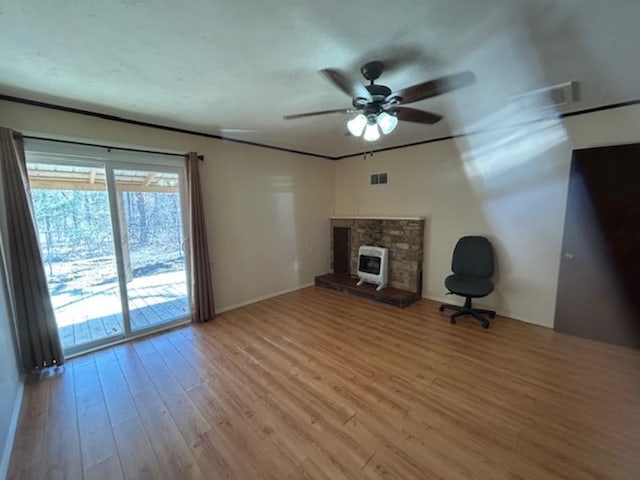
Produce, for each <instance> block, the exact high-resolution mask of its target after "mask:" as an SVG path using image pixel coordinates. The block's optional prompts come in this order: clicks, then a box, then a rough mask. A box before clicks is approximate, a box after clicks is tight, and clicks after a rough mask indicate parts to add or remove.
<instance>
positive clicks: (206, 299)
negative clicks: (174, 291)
mask: <svg viewBox="0 0 640 480" xmlns="http://www.w3.org/2000/svg"><path fill="white" fill-rule="evenodd" d="M199 162H200V160H199V159H198V154H197V153H195V152H190V153H189V154H188V155H187V196H188V208H189V218H190V219H191V222H190V235H189V236H190V247H191V310H192V311H191V319H192V321H194V322H206V321H207V320H209V319H212V318H213V317H214V316H215V305H214V302H213V285H212V281H211V268H210V264H209V246H208V244H207V229H206V227H205V224H204V207H203V205H202V190H201V188H200V173H199V171H198V166H199Z"/></svg>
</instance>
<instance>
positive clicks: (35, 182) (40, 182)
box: [29, 177, 178, 193]
mask: <svg viewBox="0 0 640 480" xmlns="http://www.w3.org/2000/svg"><path fill="white" fill-rule="evenodd" d="M29 184H30V185H31V188H33V189H38V188H41V189H48V190H88V191H100V190H102V191H105V190H106V189H107V187H106V185H105V184H104V181H101V180H97V181H95V182H94V183H88V182H87V181H86V180H84V181H82V180H77V181H75V180H51V179H38V178H33V177H32V178H31V179H30V180H29ZM117 190H118V191H119V192H159V193H162V192H166V193H178V187H177V186H175V187H172V186H169V185H162V186H161V185H141V184H140V183H124V182H118V184H117Z"/></svg>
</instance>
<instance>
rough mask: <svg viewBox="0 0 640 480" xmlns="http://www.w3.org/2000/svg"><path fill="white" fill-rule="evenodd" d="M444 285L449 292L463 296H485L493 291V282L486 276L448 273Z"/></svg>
mask: <svg viewBox="0 0 640 480" xmlns="http://www.w3.org/2000/svg"><path fill="white" fill-rule="evenodd" d="M444 285H445V287H447V289H448V290H449V291H450V292H451V293H455V294H456V295H460V296H463V297H485V296H487V295H489V294H490V293H491V292H493V283H491V282H490V281H489V280H487V279H486V278H472V277H464V276H462V275H449V276H448V277H447V278H446V279H445V281H444Z"/></svg>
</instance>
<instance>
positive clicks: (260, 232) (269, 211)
mask: <svg viewBox="0 0 640 480" xmlns="http://www.w3.org/2000/svg"><path fill="white" fill-rule="evenodd" d="M0 125H3V126H7V127H11V128H14V129H16V130H19V131H23V132H29V133H35V134H39V135H43V136H49V137H51V136H60V137H65V138H75V139H80V140H83V141H91V142H95V143H109V144H118V145H129V146H138V147H142V148H147V149H163V150H165V151H173V152H186V151H190V150H196V151H198V152H200V153H203V154H204V155H205V157H206V161H205V162H204V163H203V164H202V170H201V179H202V187H203V190H204V203H205V209H206V220H207V229H208V235H209V248H210V252H211V262H212V265H213V267H212V271H213V278H214V286H215V295H216V310H222V309H226V308H229V307H232V306H234V305H238V304H241V303H244V302H249V301H251V300H253V299H256V298H260V297H264V296H269V295H272V294H274V293H278V292H281V291H285V290H289V289H293V288H296V287H298V286H301V285H305V284H309V283H311V282H313V277H314V275H317V274H320V273H324V272H326V271H328V270H329V234H328V231H329V216H330V215H331V214H332V212H333V202H334V191H333V188H334V162H331V161H330V160H323V159H319V158H313V157H308V156H301V155H297V154H293V153H286V152H280V151H276V150H268V149H265V148H259V147H252V146H247V145H242V144H237V143H231V142H224V141H220V140H216V139H210V138H206V137H198V136H193V135H186V134H179V133H172V132H167V131H163V130H158V129H153V128H147V127H138V126H133V125H127V124H123V123H118V122H112V121H106V120H101V119H98V118H93V117H87V116H82V115H76V114H70V113H65V112H59V111H55V110H49V109H45V108H39V107H32V106H25V105H20V104H16V103H12V102H3V101H0Z"/></svg>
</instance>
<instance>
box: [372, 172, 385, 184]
mask: <svg viewBox="0 0 640 480" xmlns="http://www.w3.org/2000/svg"><path fill="white" fill-rule="evenodd" d="M384 183H387V174H386V173H374V174H372V175H371V185H380V184H384Z"/></svg>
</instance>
